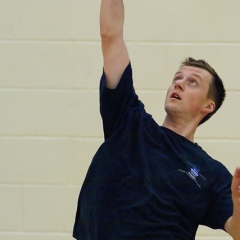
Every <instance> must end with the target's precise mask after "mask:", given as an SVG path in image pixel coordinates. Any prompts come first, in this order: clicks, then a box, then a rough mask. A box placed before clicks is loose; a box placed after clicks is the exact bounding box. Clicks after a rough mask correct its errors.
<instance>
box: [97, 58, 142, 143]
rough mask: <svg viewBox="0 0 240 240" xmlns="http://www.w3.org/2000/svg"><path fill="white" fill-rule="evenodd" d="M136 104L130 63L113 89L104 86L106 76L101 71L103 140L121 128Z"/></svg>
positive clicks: (136, 98)
mask: <svg viewBox="0 0 240 240" xmlns="http://www.w3.org/2000/svg"><path fill="white" fill-rule="evenodd" d="M137 104H138V96H137V95H136V93H135V90H134V87H133V79H132V68H131V63H129V64H128V66H127V67H126V69H125V71H124V72H123V75H122V77H121V79H120V82H119V83H118V85H117V87H116V88H115V89H108V88H107V87H106V77H105V73H104V72H103V74H102V77H101V81H100V113H101V117H102V120H103V130H104V137H105V140H106V139H108V138H109V137H111V136H112V135H113V134H114V133H115V132H116V131H118V129H119V128H121V126H122V125H123V124H124V120H125V119H126V118H127V115H128V112H129V110H130V109H131V108H133V107H135V106H136V105H137Z"/></svg>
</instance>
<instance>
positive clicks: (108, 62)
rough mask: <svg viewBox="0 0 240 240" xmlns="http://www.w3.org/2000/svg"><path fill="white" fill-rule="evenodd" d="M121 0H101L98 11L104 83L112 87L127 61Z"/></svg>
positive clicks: (114, 86) (118, 78)
mask: <svg viewBox="0 0 240 240" xmlns="http://www.w3.org/2000/svg"><path fill="white" fill-rule="evenodd" d="M123 24H124V4H123V0H102V2H101V11H100V32H101V39H102V53H103V61H104V71H105V74H106V82H107V83H106V84H107V87H108V88H111V89H114V88H116V86H117V85H118V82H119V81H120V78H121V76H122V74H123V71H124V69H125V68H126V66H127V65H128V63H129V56H128V51H127V47H126V44H125V42H124V39H123Z"/></svg>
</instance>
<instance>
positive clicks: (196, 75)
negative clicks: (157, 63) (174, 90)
mask: <svg viewBox="0 0 240 240" xmlns="http://www.w3.org/2000/svg"><path fill="white" fill-rule="evenodd" d="M177 74H182V72H181V71H177V72H176V73H175V75H174V77H175V76H176V75H177ZM192 75H194V76H195V77H197V78H198V79H200V80H201V81H202V78H201V77H200V76H199V75H198V74H196V73H192Z"/></svg>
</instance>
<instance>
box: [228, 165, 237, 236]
mask: <svg viewBox="0 0 240 240" xmlns="http://www.w3.org/2000/svg"><path fill="white" fill-rule="evenodd" d="M231 190H232V200H233V215H232V217H231V218H230V219H229V220H228V221H227V223H226V227H225V229H226V231H227V232H228V233H229V234H230V235H231V236H232V237H233V239H234V240H240V167H238V168H236V171H235V173H234V175H233V180H232V187H231Z"/></svg>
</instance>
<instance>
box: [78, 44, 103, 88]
mask: <svg viewBox="0 0 240 240" xmlns="http://www.w3.org/2000/svg"><path fill="white" fill-rule="evenodd" d="M73 52H74V57H73V65H74V67H73V87H74V88H77V89H78V88H80V89H91V88H94V89H97V90H98V87H99V82H100V77H101V75H102V71H103V60H102V51H101V44H100V42H97V43H95V42H92V43H91V42H88V43H85V42H83V43H81V42H79V43H75V44H74V50H73Z"/></svg>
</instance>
